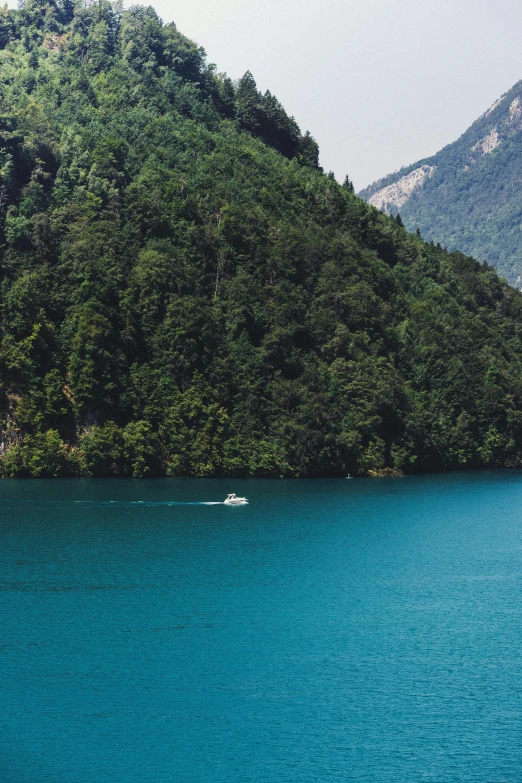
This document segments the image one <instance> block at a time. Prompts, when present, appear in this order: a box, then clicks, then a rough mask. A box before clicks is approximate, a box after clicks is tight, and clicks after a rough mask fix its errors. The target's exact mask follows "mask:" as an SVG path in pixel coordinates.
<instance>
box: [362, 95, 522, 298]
mask: <svg viewBox="0 0 522 783" xmlns="http://www.w3.org/2000/svg"><path fill="white" fill-rule="evenodd" d="M360 196H361V197H362V198H364V199H366V200H367V201H369V202H370V203H371V204H373V205H374V206H376V207H377V208H378V209H382V210H384V211H385V212H388V213H390V214H396V213H397V211H400V214H401V217H402V219H403V220H404V223H405V225H406V226H407V227H408V228H410V229H411V230H414V229H416V228H419V229H420V231H421V233H422V235H423V237H425V238H426V239H428V240H433V241H434V242H441V243H442V244H443V245H444V246H445V247H447V248H448V249H449V250H454V249H459V250H462V251H463V252H466V253H469V254H471V255H473V256H475V257H476V258H478V259H479V260H481V261H487V262H488V263H490V264H493V266H495V267H496V269H497V270H498V272H499V274H501V275H503V276H504V277H505V278H506V279H507V280H508V281H509V282H510V283H511V284H513V285H517V286H518V287H520V286H521V285H522V82H518V84H516V85H515V86H514V87H513V88H512V89H511V90H510V91H509V92H508V93H506V94H505V95H503V96H502V97H501V98H500V99H499V100H498V101H496V102H495V103H494V104H493V106H492V107H491V108H490V109H488V111H486V112H485V113H484V114H483V115H482V116H481V117H480V118H479V119H478V120H477V121H476V122H475V123H473V125H472V126H471V128H469V129H468V130H467V131H466V133H464V134H463V136H461V137H460V139H459V140H458V141H456V142H454V143H453V144H450V145H448V146H447V147H445V148H444V149H443V150H441V151H440V152H439V153H438V154H437V155H434V156H433V157H432V158H426V159H425V160H421V161H419V162H418V163H414V164H412V165H411V166H408V167H406V168H404V169H401V171H399V172H395V174H391V175H390V176H388V177H385V178H384V179H381V180H379V181H378V182H375V183H374V184H373V185H371V186H370V187H368V188H366V189H365V190H363V191H361V193H360Z"/></svg>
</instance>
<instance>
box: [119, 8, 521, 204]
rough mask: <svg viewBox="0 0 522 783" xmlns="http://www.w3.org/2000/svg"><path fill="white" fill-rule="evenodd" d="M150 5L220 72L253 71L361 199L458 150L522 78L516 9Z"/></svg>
mask: <svg viewBox="0 0 522 783" xmlns="http://www.w3.org/2000/svg"><path fill="white" fill-rule="evenodd" d="M131 4H132V3H130V2H127V3H126V5H131ZM152 5H153V6H154V7H155V8H156V10H157V12H158V13H159V15H160V16H161V17H162V19H163V20H164V21H175V22H176V24H177V25H178V27H179V29H180V31H181V32H183V33H184V34H185V35H188V36H189V37H190V38H192V39H194V40H195V41H197V42H198V43H199V44H200V45H202V46H204V47H205V49H206V51H207V54H208V58H209V61H210V62H214V63H216V65H217V66H218V69H219V70H220V71H226V72H227V73H228V74H229V75H230V76H231V77H232V78H237V77H239V76H241V75H242V74H243V73H244V72H245V71H246V70H251V71H252V73H253V74H254V77H255V79H256V81H257V84H258V87H259V88H260V89H261V90H263V91H264V90H265V89H270V91H271V92H272V93H274V94H275V95H276V96H277V97H278V98H279V100H280V101H281V103H282V104H283V105H284V107H285V108H286V110H287V111H288V112H289V113H290V114H293V115H294V116H295V118H296V120H297V122H298V123H299V125H300V126H301V129H302V130H306V129H308V130H310V132H311V133H312V134H313V135H314V136H315V137H316V139H317V141H318V142H319V144H320V147H321V164H322V166H323V167H324V168H325V169H326V170H327V171H328V170H333V171H334V172H335V174H336V176H337V178H338V179H343V178H344V176H345V174H347V173H348V174H349V175H350V177H351V178H352V179H353V181H354V183H355V186H356V188H358V189H359V188H362V187H364V186H365V185H368V184H369V183H370V182H372V181H373V180H375V179H377V178H379V177H381V176H383V175H385V174H388V173H390V172H391V171H394V170H395V169H398V168H400V167H401V166H402V165H405V164H408V163H413V162H414V161H416V160H418V159H419V158H422V157H425V156H427V155H430V154H433V153H434V152H437V151H438V150H439V149H440V148H441V147H442V146H444V145H445V144H448V143H449V142H451V141H454V140H455V139H456V138H457V137H458V136H459V135H460V134H461V133H462V132H463V131H464V130H465V129H466V128H467V127H468V126H469V125H470V124H471V122H473V120H475V119H476V118H477V117H478V116H479V115H480V114H482V112H483V111H485V110H486V109H487V108H488V107H489V106H490V105H491V104H492V103H493V102H494V101H495V100H496V99H497V98H498V97H499V96H500V95H501V94H502V93H503V92H506V91H507V90H508V89H509V88H510V87H512V86H513V84H514V83H515V82H516V81H518V80H519V79H522V60H521V44H520V41H521V31H522V2H521V0H322V1H321V2H319V1H318V0H264V2H259V0H176V2H171V1H170V0H154V2H153V3H152Z"/></svg>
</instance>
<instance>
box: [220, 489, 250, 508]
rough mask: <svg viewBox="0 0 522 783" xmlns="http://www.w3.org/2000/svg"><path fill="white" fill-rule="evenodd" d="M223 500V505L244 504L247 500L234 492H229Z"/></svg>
mask: <svg viewBox="0 0 522 783" xmlns="http://www.w3.org/2000/svg"><path fill="white" fill-rule="evenodd" d="M223 502H224V504H225V506H246V505H247V503H248V500H247V499H246V498H238V496H237V495H236V493H235V492H231V493H230V495H227V499H226V500H225V501H223Z"/></svg>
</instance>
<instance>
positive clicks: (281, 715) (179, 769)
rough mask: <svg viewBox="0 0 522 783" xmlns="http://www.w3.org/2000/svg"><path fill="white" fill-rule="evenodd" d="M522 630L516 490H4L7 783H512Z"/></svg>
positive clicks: (25, 484) (264, 485)
mask: <svg viewBox="0 0 522 783" xmlns="http://www.w3.org/2000/svg"><path fill="white" fill-rule="evenodd" d="M230 491H235V492H237V493H238V494H246V495H248V497H249V499H250V505H248V506H245V507H240V508H228V507H226V506H223V505H210V506H207V505H197V503H198V502H202V501H219V500H222V499H223V498H224V497H225V495H226V493H227V492H230ZM521 614H522V474H521V473H515V472H499V473H482V474H461V475H452V476H451V475H450V476H447V475H445V476H428V477H415V478H407V479H394V480H390V479H388V480H366V481H364V480H354V481H343V480H324V481H322V480H321V481H256V480H251V481H239V480H227V481H220V480H219V481H218V480H208V481H207V480H158V481H111V480H107V481H103V480H100V481H96V480H91V481H80V480H78V481H76V480H74V481H73V480H71V481H66V480H62V481H49V482H45V481H3V482H0V781H1V783H42V782H46V783H109V782H110V783H116V782H118V783H120V782H121V783H164V782H165V783H167V781H168V783H174V782H175V783H199V782H200V781H201V782H202V783H203V781H204V782H205V783H275V781H277V782H278V783H279V782H280V781H281V783H305V782H306V783H311V782H312V781H313V782H314V783H316V782H317V781H319V782H320V783H322V781H334V782H337V781H339V782H340V781H359V782H360V783H374V782H375V783H392V782H393V783H417V781H434V782H435V783H443V782H445V781H448V782H449V781H451V783H456V782H460V781H476V783H504V782H506V783H507V782H509V783H520V781H521V780H522V617H521Z"/></svg>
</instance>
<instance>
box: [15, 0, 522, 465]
mask: <svg viewBox="0 0 522 783" xmlns="http://www.w3.org/2000/svg"><path fill="white" fill-rule="evenodd" d="M0 23H1V24H0V60H1V66H2V82H1V84H0V89H1V92H2V114H1V115H0V435H1V438H0V448H1V457H0V468H1V471H2V474H3V475H4V476H42V477H44V476H64V475H77V476H115V475H118V476H135V477H142V476H161V475H171V476H185V475H192V476H214V475H225V476H272V477H279V476H331V475H343V474H345V473H346V472H347V471H350V472H351V473H354V474H355V473H366V472H368V471H386V470H390V469H393V470H403V471H410V472H411V471H425V470H442V469H461V468H465V467H482V466H501V465H504V466H509V467H518V466H520V465H522V381H521V379H522V350H521V349H522V319H521V315H522V297H521V296H520V295H519V294H518V293H517V292H516V291H514V290H513V289H510V288H509V287H508V286H507V285H506V284H505V283H504V282H503V281H502V280H500V279H499V278H498V277H497V276H496V274H495V273H494V271H493V270H492V269H491V268H490V267H488V266H485V265H481V264H478V263H477V262H475V261H474V260H473V259H471V258H469V257H467V256H464V255H462V254H461V253H458V252H454V253H447V252H445V251H444V250H443V249H442V248H440V247H436V246H434V245H433V244H426V243H424V242H423V241H422V239H421V237H420V236H419V235H410V234H408V233H407V231H406V230H405V228H404V227H403V225H402V221H401V220H400V219H398V218H397V219H392V218H389V217H386V216H385V215H383V214H380V213H378V212H377V211H376V210H375V209H373V208H371V207H369V206H368V205H367V204H365V203H364V202H363V201H361V200H360V199H358V198H357V197H356V196H355V195H354V193H353V186H352V184H351V182H350V180H349V178H347V179H346V180H345V182H344V184H343V185H342V186H340V185H338V184H337V182H336V181H335V178H334V176H333V175H332V174H330V175H324V174H323V173H322V171H321V170H320V168H319V166H318V147H317V144H316V142H315V141H314V140H313V139H312V137H311V136H310V135H309V134H304V135H301V132H300V130H299V128H298V126H297V125H296V123H295V121H294V120H293V119H292V118H289V117H288V115H287V114H286V113H285V111H284V109H283V108H282V106H281V105H280V104H279V102H278V101H277V100H276V98H275V97H274V96H273V95H271V94H270V93H269V92H267V93H265V94H264V95H261V94H260V93H259V92H258V90H257V87H256V84H255V81H254V79H253V77H252V76H251V74H247V75H246V76H245V77H243V79H241V80H240V81H239V83H238V84H236V85H234V84H233V83H232V82H231V80H230V79H228V77H226V76H225V75H223V74H218V73H216V70H215V68H214V67H213V66H207V65H206V62H205V54H204V51H203V50H202V49H201V48H199V47H197V46H196V45H195V44H193V43H192V42H191V41H189V40H188V39H187V38H185V37H184V36H183V35H181V33H179V32H178V30H177V28H176V27H175V26H174V25H166V26H165V25H163V24H162V23H161V21H160V20H159V19H158V17H157V15H156V14H155V12H154V11H153V10H152V9H150V8H143V7H133V8H130V9H128V10H126V11H122V9H121V7H120V5H119V4H117V3H110V2H108V0H100V2H92V3H91V2H89V3H79V2H71V3H68V2H63V3H62V4H60V5H59V6H58V5H54V4H41V3H39V2H29V0H27V1H26V3H25V6H24V7H23V8H20V9H19V10H17V11H9V12H7V11H6V12H2V14H0ZM2 25H3V26H2ZM2 36H3V37H2Z"/></svg>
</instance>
